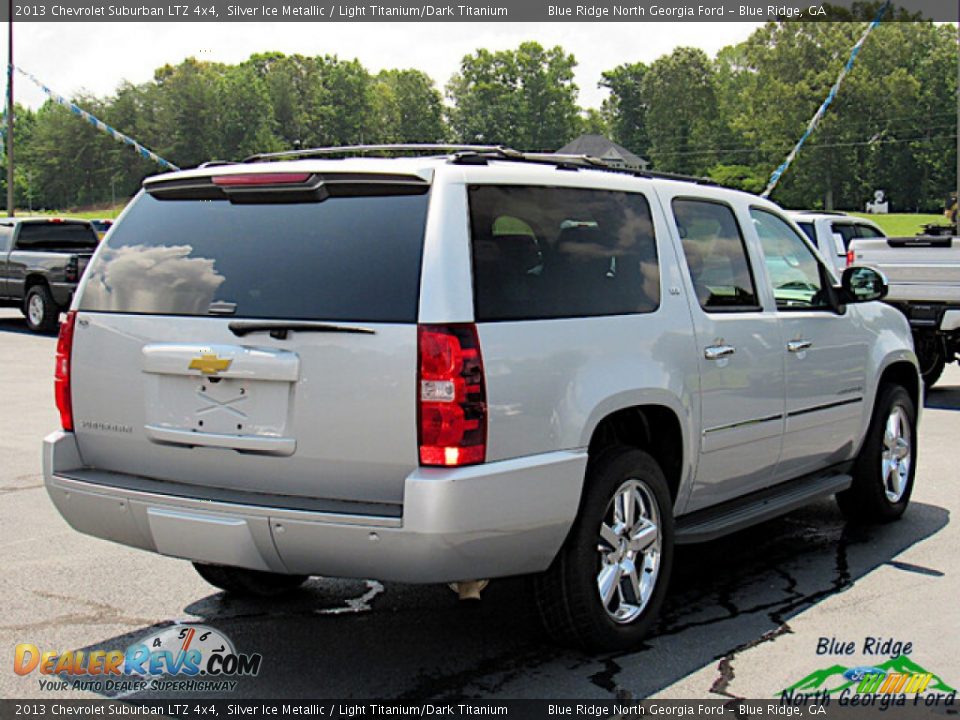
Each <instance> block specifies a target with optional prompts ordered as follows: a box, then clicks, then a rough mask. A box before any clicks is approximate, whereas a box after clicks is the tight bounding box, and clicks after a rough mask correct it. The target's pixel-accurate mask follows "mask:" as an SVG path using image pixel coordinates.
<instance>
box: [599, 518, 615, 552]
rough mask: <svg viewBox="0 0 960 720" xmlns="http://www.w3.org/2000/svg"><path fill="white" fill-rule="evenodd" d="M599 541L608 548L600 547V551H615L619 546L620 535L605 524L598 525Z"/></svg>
mask: <svg viewBox="0 0 960 720" xmlns="http://www.w3.org/2000/svg"><path fill="white" fill-rule="evenodd" d="M600 539H601V540H602V541H603V542H604V543H606V544H607V545H608V546H609V548H604V547H603V545H601V546H600V550H606V549H610V550H616V549H617V547H618V546H619V545H620V535H619V534H618V533H617V531H616V530H614V529H613V528H612V527H610V526H609V525H608V524H607V523H601V524H600Z"/></svg>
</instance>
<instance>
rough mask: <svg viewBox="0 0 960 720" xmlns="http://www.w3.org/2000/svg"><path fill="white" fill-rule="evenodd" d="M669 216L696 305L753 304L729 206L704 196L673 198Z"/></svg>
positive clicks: (744, 255) (753, 291) (745, 262)
mask: <svg viewBox="0 0 960 720" xmlns="http://www.w3.org/2000/svg"><path fill="white" fill-rule="evenodd" d="M673 216H674V219H675V220H676V222H677V229H678V230H679V232H680V239H681V242H682V243H683V253H684V255H685V256H686V258H687V268H688V269H689V271H690V279H691V281H692V282H693V288H694V290H695V291H696V293H697V300H699V302H700V306H701V307H702V308H703V309H704V310H730V309H733V310H743V309H747V308H751V309H752V308H756V307H757V306H758V305H759V303H758V302H757V293H756V289H755V287H754V284H753V277H752V275H751V273H750V262H749V260H748V259H747V251H746V248H745V246H744V244H743V235H742V234H741V233H740V226H739V225H738V224H737V219H736V217H735V216H734V214H733V210H732V209H730V208H729V207H728V206H726V205H722V204H720V203H715V202H710V201H707V200H690V199H676V200H674V201H673Z"/></svg>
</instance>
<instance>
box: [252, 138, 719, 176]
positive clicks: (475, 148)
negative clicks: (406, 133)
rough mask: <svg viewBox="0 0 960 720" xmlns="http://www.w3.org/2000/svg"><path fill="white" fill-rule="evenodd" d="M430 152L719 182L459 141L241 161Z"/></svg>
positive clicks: (457, 159)
mask: <svg viewBox="0 0 960 720" xmlns="http://www.w3.org/2000/svg"><path fill="white" fill-rule="evenodd" d="M394 152H410V153H432V154H434V155H447V156H450V162H451V163H454V164H463V165H467V164H486V163H487V162H488V161H489V160H506V161H510V162H526V163H536V164H541V165H554V166H555V167H557V168H559V169H563V170H580V169H585V170H603V171H606V172H616V173H622V174H625V175H633V176H634V177H642V178H656V179H663V180H678V181H683V182H691V183H696V184H698V185H719V183H718V182H716V181H715V180H711V179H710V178H705V177H699V176H695V175H680V174H677V173H669V172H657V171H654V170H640V169H636V168H628V167H620V166H617V165H612V164H610V163H609V162H607V161H606V160H604V159H602V158H599V157H595V156H593V155H564V154H560V153H545V152H521V151H520V150H514V149H513V148H509V147H506V146H504V145H459V144H450V145H446V144H442V143H391V144H385V145H343V146H339V147H318V148H304V149H301V150H284V151H282V152H273V153H259V154H257V155H251V156H250V157H248V158H245V159H244V160H243V161H242V162H245V163H255V162H264V161H270V160H284V159H292V158H307V157H326V156H332V155H365V154H368V153H384V154H386V153H394Z"/></svg>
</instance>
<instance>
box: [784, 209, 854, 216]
mask: <svg viewBox="0 0 960 720" xmlns="http://www.w3.org/2000/svg"><path fill="white" fill-rule="evenodd" d="M794 212H798V213H800V214H801V215H836V216H837V217H848V216H849V213H845V212H842V211H840V210H795V211H794Z"/></svg>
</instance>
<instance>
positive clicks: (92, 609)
mask: <svg viewBox="0 0 960 720" xmlns="http://www.w3.org/2000/svg"><path fill="white" fill-rule="evenodd" d="M31 592H32V593H33V594H34V595H36V596H38V597H41V598H44V599H46V600H61V601H63V602H66V603H67V604H70V605H79V606H81V607H83V608H86V610H87V612H74V613H67V614H64V615H58V616H56V617H53V618H47V619H45V620H38V621H36V622H31V623H26V624H22V625H0V630H43V629H46V628H55V627H61V626H63V625H117V624H121V625H151V624H153V622H154V620H152V619H149V620H148V619H145V618H139V617H130V616H128V615H123V614H121V612H120V610H119V609H117V608H116V607H114V606H112V605H107V604H106V603H100V602H96V601H93V600H84V599H82V598H74V597H70V596H69V595H60V594H58V593H51V592H45V591H43V590H31Z"/></svg>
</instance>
